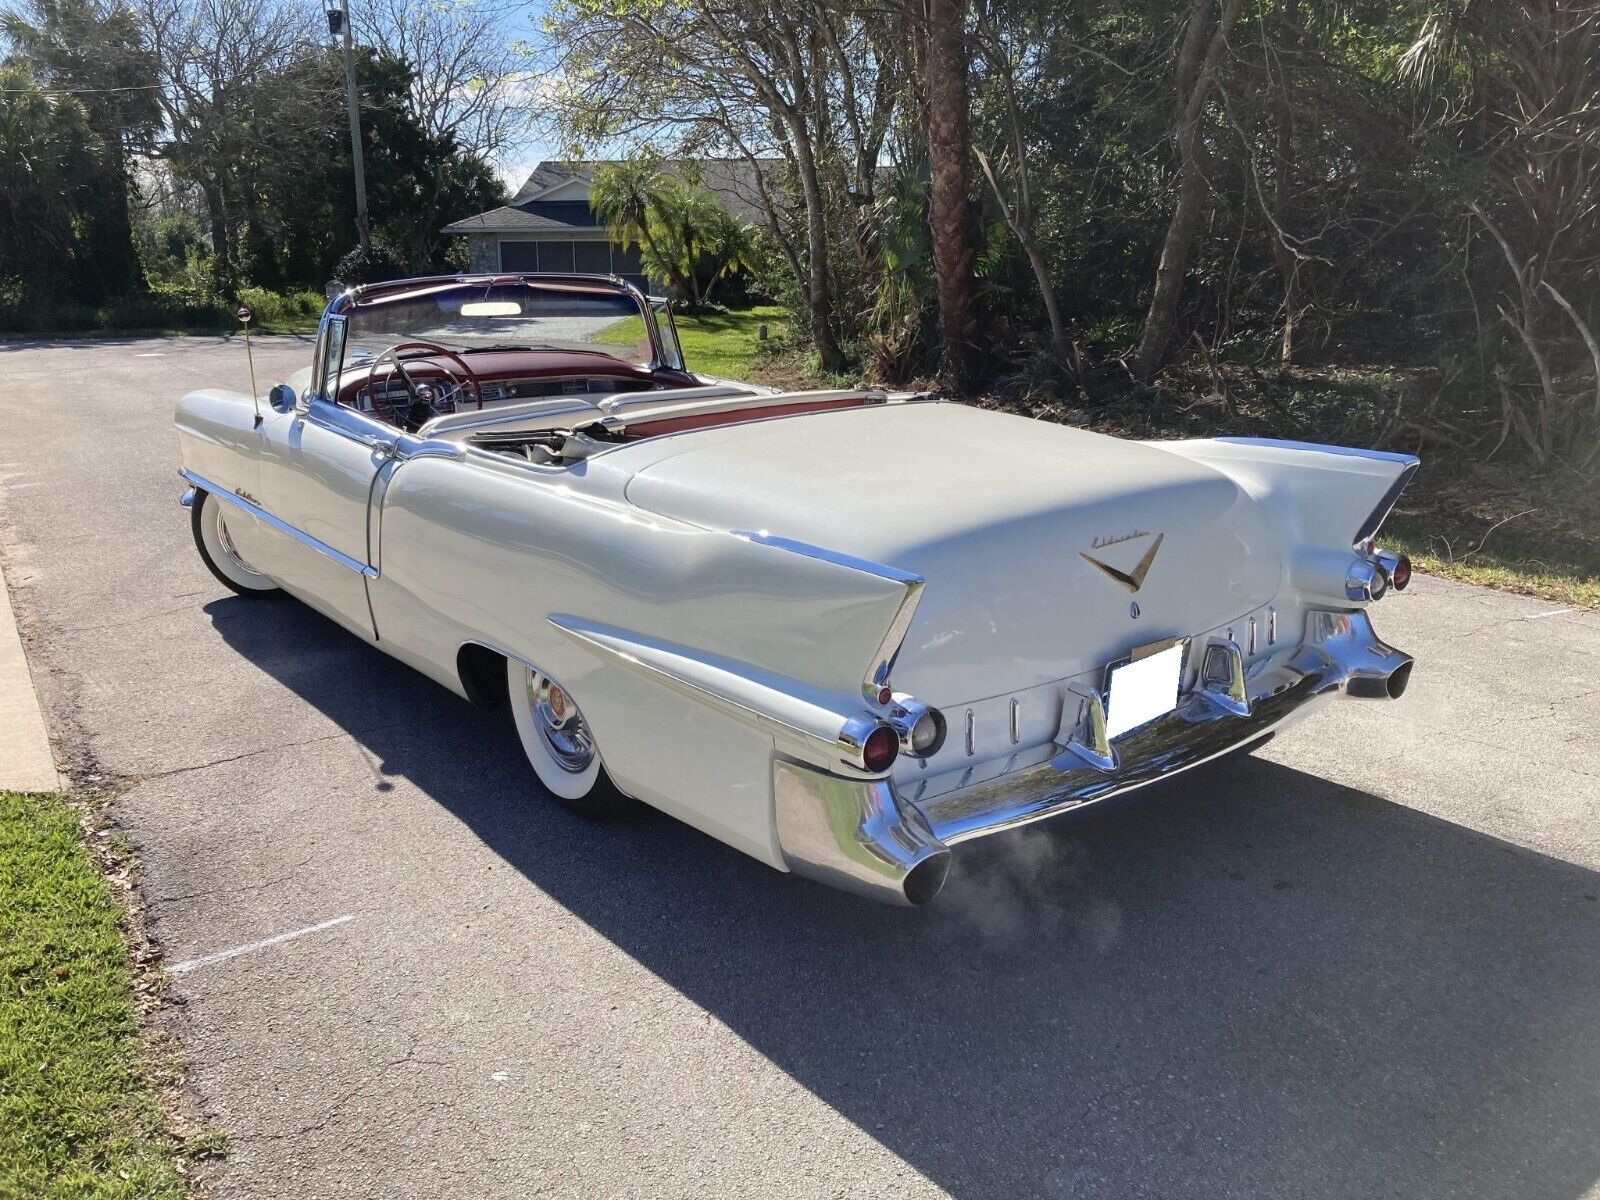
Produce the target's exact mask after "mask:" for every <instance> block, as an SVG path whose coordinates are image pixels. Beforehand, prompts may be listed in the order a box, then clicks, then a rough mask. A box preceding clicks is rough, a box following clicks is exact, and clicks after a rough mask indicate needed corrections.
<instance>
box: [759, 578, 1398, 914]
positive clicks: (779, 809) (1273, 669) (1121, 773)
mask: <svg viewBox="0 0 1600 1200" xmlns="http://www.w3.org/2000/svg"><path fill="white" fill-rule="evenodd" d="M1201 650H1202V653H1203V654H1204V656H1205V657H1204V658H1203V659H1202V669H1201V671H1200V677H1199V680H1198V682H1197V684H1196V686H1195V688H1194V689H1193V690H1192V691H1190V692H1188V693H1187V694H1185V695H1184V696H1183V697H1182V698H1181V699H1180V702H1179V704H1178V707H1177V708H1175V709H1173V710H1172V712H1170V713H1168V714H1167V715H1166V716H1164V717H1161V718H1158V719H1157V720H1155V721H1152V722H1151V723H1150V724H1148V725H1145V726H1142V727H1141V728H1139V729H1136V730H1134V731H1132V732H1131V733H1129V734H1127V735H1125V736H1123V737H1121V738H1119V739H1117V741H1116V742H1115V743H1111V744H1109V745H1107V744H1101V745H1099V746H1095V745H1087V744H1084V743H1083V742H1082V741H1081V740H1080V739H1082V738H1084V737H1085V736H1088V735H1086V734H1085V732H1084V730H1085V728H1086V727H1087V728H1092V727H1093V724H1094V723H1093V722H1092V721H1087V722H1086V721H1082V720H1079V721H1078V722H1076V726H1077V728H1076V729H1074V728H1073V726H1074V722H1073V721H1072V719H1071V716H1072V715H1071V714H1067V719H1066V720H1064V721H1063V736H1064V737H1065V738H1066V740H1065V742H1058V743H1057V745H1058V746H1059V747H1060V753H1059V754H1057V755H1056V756H1055V757H1053V758H1052V759H1050V760H1049V761H1048V762H1044V763H1041V764H1039V765H1037V766H1033V767H1027V768H1024V769H1021V770H1017V771H1014V772H1012V773H1010V774H1007V775H1001V776H999V777H998V778H995V779H992V780H989V781H987V782H983V783H979V784H975V785H973V786H971V787H968V788H963V789H958V790H956V791H953V792H947V793H944V794H942V795H939V796H935V797H932V798H930V799H927V800H923V801H920V802H918V803H912V802H911V801H909V800H905V799H902V798H901V797H900V796H899V795H898V793H897V792H896V790H895V787H894V783H893V781H891V780H889V779H849V778H844V777H841V776H837V775H830V774H827V773H825V772H822V771H816V770H813V769H811V768H809V767H804V766H801V765H799V764H796V763H792V762H787V761H781V760H780V761H779V762H777V763H776V764H775V766H774V770H773V793H774V803H775V807H776V818H777V829H778V841H779V844H780V845H781V847H782V849H783V855H784V860H785V862H786V863H787V864H788V866H789V869H790V870H792V871H795V872H796V873H798V874H801V875H806V876H809V877H810V878H812V879H816V880H818V881H820V882H822V883H827V884H830V885H832V886H834V887H840V888H844V889H846V890H848V891H853V892H857V893H860V894H862V895H866V896H869V897H871V898H873V899H877V900H884V901H887V902H889V903H892V904H911V905H915V904H922V903H925V902H926V901H928V900H931V899H932V898H933V897H934V896H935V895H937V894H938V891H939V889H940V888H941V887H942V886H943V885H944V880H945V876H946V874H947V873H948V871H949V866H950V847H951V846H953V845H956V844H958V843H960V842H964V841H967V840H969V839H971V838H976V837H982V836H984V835H986V834H991V833H999V832H1001V831H1002V830H1006V829H1012V828H1015V827H1016V826H1018V825H1025V824H1028V823H1029V822H1031V821H1038V820H1042V819H1044V818H1046V817H1050V816H1054V815H1055V814H1057V813H1060V812H1065V811H1066V810H1068V809H1071V808H1078V807H1081V806H1082V805H1085V804H1092V803H1093V802H1095V801H1097V800H1105V799H1108V798H1110V797H1112V796H1115V795H1119V794H1120V793H1123V792H1129V791H1132V790H1134V789H1135V788H1141V787H1144V786H1146V785H1148V784H1151V783H1154V782H1156V781H1157V780H1159V779H1163V778H1165V777H1167V776H1170V775H1175V774H1177V773H1178V772H1180V771H1185V770H1188V769H1189V768H1190V767H1195V766H1199V765H1200V764H1201V763H1204V762H1206V761H1207V760H1209V759H1212V758H1216V757H1217V756H1219V755H1222V754H1226V753H1227V752H1229V751H1230V750H1234V749H1237V748H1239V747H1241V746H1246V745H1249V744H1250V743H1252V742H1257V741H1260V740H1261V739H1262V738H1264V737H1266V736H1267V735H1268V734H1270V733H1273V732H1275V731H1276V730H1278V729H1281V728H1283V727H1285V726H1286V725H1289V724H1291V723H1292V722H1293V721H1295V720H1298V719H1299V718H1300V717H1302V716H1304V715H1306V713H1308V712H1309V711H1310V710H1311V709H1313V708H1314V707H1316V705H1317V704H1318V703H1319V702H1321V701H1324V700H1328V699H1331V698H1332V697H1334V696H1336V695H1338V694H1339V693H1341V692H1342V693H1344V694H1346V695H1349V696H1355V697H1365V698H1372V699H1384V698H1387V699H1397V698H1398V697H1399V695H1400V693H1401V692H1403V691H1404V690H1405V686H1406V683H1407V681H1408V679H1409V677H1410V672H1411V661H1412V660H1411V656H1410V655H1408V654H1403V653H1401V652H1400V651H1399V650H1396V649H1395V648H1394V647H1392V646H1389V645H1386V644H1385V643H1383V642H1382V641H1380V640H1378V637H1377V635H1376V634H1375V633H1373V630H1372V622H1371V620H1370V619H1369V618H1368V617H1367V614H1366V613H1365V612H1326V611H1320V610H1314V611H1312V612H1310V613H1309V614H1308V615H1307V620H1306V636H1305V640H1304V641H1303V642H1302V643H1301V644H1300V645H1299V646H1292V647H1289V648H1287V649H1285V650H1283V651H1280V652H1278V653H1275V654H1273V655H1270V656H1268V657H1265V658H1262V659H1259V660H1257V661H1256V662H1254V663H1251V664H1249V665H1248V666H1245V667H1244V669H1243V672H1242V679H1241V677H1240V674H1238V673H1236V672H1235V671H1234V670H1233V669H1230V668H1235V667H1239V666H1242V665H1243V664H1242V663H1241V660H1240V658H1239V651H1238V647H1237V646H1234V645H1233V644H1232V643H1228V642H1221V641H1212V642H1210V643H1208V644H1207V645H1206V646H1204V647H1202V648H1201ZM1219 676H1220V677H1219ZM1230 676H1231V678H1230ZM1241 683H1242V689H1241V687H1240V684H1241ZM1230 685H1231V686H1230ZM1241 690H1242V693H1243V694H1242V695H1241ZM1071 694H1078V695H1080V696H1081V697H1082V698H1083V700H1084V701H1085V702H1089V701H1092V702H1093V703H1095V704H1098V703H1099V701H1100V697H1098V696H1094V695H1092V694H1088V695H1085V694H1084V693H1083V692H1081V691H1078V690H1077V689H1074V692H1073V693H1071Z"/></svg>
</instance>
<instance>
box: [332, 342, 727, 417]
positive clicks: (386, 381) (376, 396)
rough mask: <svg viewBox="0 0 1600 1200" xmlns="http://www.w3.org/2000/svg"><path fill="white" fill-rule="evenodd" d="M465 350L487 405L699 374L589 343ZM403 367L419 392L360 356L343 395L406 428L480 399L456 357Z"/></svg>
mask: <svg viewBox="0 0 1600 1200" xmlns="http://www.w3.org/2000/svg"><path fill="white" fill-rule="evenodd" d="M465 357H466V360H467V362H468V363H469V364H470V366H471V367H472V372H473V374H474V375H475V376H476V377H477V381H478V386H479V390H480V391H481V392H482V396H483V404H484V407H485V408H488V407H491V406H493V405H497V404H514V403H518V402H521V401H526V400H538V399H542V398H544V397H549V396H595V395H599V396H609V395H613V394H615V393H617V392H642V391H652V390H656V389H660V388H681V387H691V386H693V385H694V384H695V383H697V382H698V380H696V379H695V378H694V376H692V375H689V374H688V373H687V372H684V371H674V370H669V369H666V368H659V367H649V366H638V365H634V364H631V363H625V362H622V361H621V360H619V359H615V358H612V357H611V356H609V355H606V354H600V353H592V352H586V351H569V350H559V351H555V350H490V351H481V352H477V353H472V354H469V355H466V356H465ZM405 369H406V374H407V375H408V376H409V377H410V379H411V381H412V383H413V384H414V385H415V387H416V393H417V394H416V395H413V394H412V392H411V390H410V389H408V388H407V386H406V384H405V382H404V380H402V378H401V377H400V374H399V372H397V371H396V370H394V367H393V364H387V363H386V364H385V365H384V366H382V367H380V368H379V369H378V371H377V374H376V377H375V378H373V377H371V376H370V373H369V371H368V370H367V368H366V366H365V365H364V364H361V363H359V362H358V363H356V364H355V365H354V366H349V367H347V368H346V369H345V371H344V373H343V375H342V377H341V382H340V387H339V401H340V402H341V403H343V404H348V405H349V406H350V407H352V408H355V409H358V410H360V411H362V412H368V413H372V414H373V415H374V416H376V417H378V418H380V419H382V420H385V421H389V422H392V423H393V424H395V425H398V426H400V427H401V428H403V429H415V428H416V427H417V426H419V425H421V424H423V423H424V422H425V421H428V420H430V419H432V418H433V417H435V416H438V415H440V414H443V413H451V412H455V411H457V409H459V408H463V407H465V408H475V407H476V406H477V395H476V394H475V393H474V391H473V389H472V387H471V386H469V385H467V384H466V382H465V380H463V379H462V377H461V368H460V367H459V366H457V365H456V364H455V363H454V362H452V361H451V360H449V359H445V358H443V357H441V356H437V355H435V356H429V355H418V356H416V357H414V358H407V359H406V360H405Z"/></svg>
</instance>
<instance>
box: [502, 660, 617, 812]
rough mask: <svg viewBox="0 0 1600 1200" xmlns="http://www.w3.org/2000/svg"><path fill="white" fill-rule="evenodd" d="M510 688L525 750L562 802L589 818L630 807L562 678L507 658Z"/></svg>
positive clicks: (558, 799)
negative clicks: (611, 777)
mask: <svg viewBox="0 0 1600 1200" xmlns="http://www.w3.org/2000/svg"><path fill="white" fill-rule="evenodd" d="M506 692H507V694H508V697H509V699H510V701H511V715H512V718H513V719H514V720H515V721H516V724H517V735H518V737H519V738H520V739H521V741H522V751H523V753H524V754H526V755H527V756H528V762H529V763H530V764H531V765H532V766H533V772H534V774H535V775H537V776H538V777H539V782H540V783H542V784H543V785H544V788H545V791H547V792H549V793H550V796H551V798H552V799H553V800H555V802H556V803H557V804H559V805H561V807H563V808H566V809H569V810H571V811H572V812H575V813H577V814H578V815H579V816H582V817H590V818H604V817H614V816H617V815H619V814H620V813H622V812H624V811H626V810H627V808H628V807H629V806H630V804H631V801H629V800H628V798H627V797H626V796H624V795H623V794H622V793H621V792H619V791H617V789H616V786H615V785H614V784H613V783H612V782H611V779H610V777H609V776H608V775H607V774H606V769H605V767H603V766H602V765H601V763H600V751H599V749H598V748H597V747H596V745H595V740H594V730H593V729H591V728H590V726H589V723H588V722H587V721H586V720H584V717H583V713H582V712H580V711H579V710H578V706H577V704H576V703H574V701H573V699H572V697H571V696H569V695H568V694H567V692H566V690H565V689H564V688H562V687H561V685H560V684H558V683H556V682H555V681H554V680H552V679H551V678H550V677H549V676H547V675H544V674H542V673H540V672H538V671H535V670H534V669H532V668H531V667H527V666H524V665H523V664H522V663H520V662H516V661H515V660H511V659H508V660H507V661H506Z"/></svg>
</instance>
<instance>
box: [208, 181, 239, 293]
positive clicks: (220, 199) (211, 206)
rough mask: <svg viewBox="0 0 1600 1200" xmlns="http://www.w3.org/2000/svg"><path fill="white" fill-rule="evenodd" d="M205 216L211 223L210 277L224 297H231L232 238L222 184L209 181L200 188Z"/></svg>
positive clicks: (232, 281)
mask: <svg viewBox="0 0 1600 1200" xmlns="http://www.w3.org/2000/svg"><path fill="white" fill-rule="evenodd" d="M201 192H202V193H203V194H204V196H205V202H206V216H207V218H208V219H209V220H210V223H211V277H212V279H214V280H215V281H216V283H217V286H218V287H219V288H221V289H222V291H223V294H224V295H228V296H232V295H233V286H234V279H233V238H232V235H231V232H230V230H229V229H228V202H227V199H226V198H225V197H224V196H223V194H222V184H221V183H220V182H219V181H217V180H210V181H208V182H207V183H205V184H204V185H203V186H202V187H201Z"/></svg>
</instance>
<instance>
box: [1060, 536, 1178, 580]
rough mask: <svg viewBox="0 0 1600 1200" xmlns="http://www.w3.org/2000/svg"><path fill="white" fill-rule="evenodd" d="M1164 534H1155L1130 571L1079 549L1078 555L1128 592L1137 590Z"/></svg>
mask: <svg viewBox="0 0 1600 1200" xmlns="http://www.w3.org/2000/svg"><path fill="white" fill-rule="evenodd" d="M1166 536H1167V535H1166V534H1164V533H1158V534H1156V540H1155V541H1153V542H1151V543H1150V549H1148V550H1146V551H1145V552H1144V557H1143V558H1141V559H1140V560H1139V561H1138V562H1137V563H1136V564H1135V565H1134V568H1133V570H1131V571H1119V570H1117V569H1116V568H1115V567H1111V566H1107V565H1106V564H1105V563H1103V562H1101V561H1100V560H1099V559H1098V558H1091V557H1090V556H1089V555H1087V554H1084V553H1083V552H1082V551H1081V550H1080V551H1079V552H1078V556H1079V557H1080V558H1082V559H1083V560H1084V561H1085V562H1086V563H1089V564H1090V565H1091V566H1096V567H1099V568H1100V569H1101V570H1102V571H1104V572H1105V573H1106V574H1107V575H1109V576H1111V578H1113V579H1115V580H1116V581H1117V582H1118V583H1120V584H1121V585H1122V586H1123V587H1125V588H1127V589H1128V590H1129V591H1130V592H1137V591H1138V590H1139V589H1140V588H1141V587H1143V586H1144V577H1145V576H1146V575H1148V574H1150V564H1151V563H1153V562H1155V561H1156V551H1157V550H1160V549H1161V539H1162V538H1164V537H1166Z"/></svg>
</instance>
